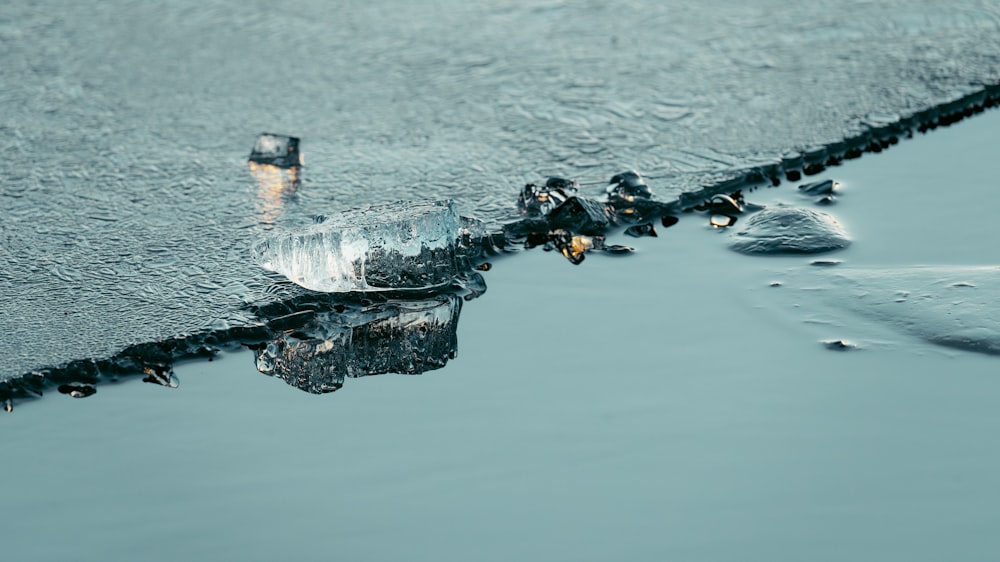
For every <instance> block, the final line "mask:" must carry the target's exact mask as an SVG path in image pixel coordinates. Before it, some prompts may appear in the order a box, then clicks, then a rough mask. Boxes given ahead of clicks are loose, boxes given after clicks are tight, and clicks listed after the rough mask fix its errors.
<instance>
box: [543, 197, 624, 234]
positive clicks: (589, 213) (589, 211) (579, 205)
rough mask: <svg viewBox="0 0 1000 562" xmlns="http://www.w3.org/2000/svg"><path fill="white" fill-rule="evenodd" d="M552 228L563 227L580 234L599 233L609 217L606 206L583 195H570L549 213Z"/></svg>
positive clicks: (609, 221) (605, 225)
mask: <svg viewBox="0 0 1000 562" xmlns="http://www.w3.org/2000/svg"><path fill="white" fill-rule="evenodd" d="M549 223H550V225H551V227H552V228H554V229H555V228H563V229H566V230H569V231H572V232H579V233H581V234H601V233H603V232H604V231H605V230H607V229H608V225H609V224H610V223H611V219H610V216H609V213H608V208H607V207H606V206H605V205H604V204H603V203H598V202H597V201H593V200H591V199H586V198H583V197H570V198H569V199H567V200H566V201H565V202H564V203H563V204H562V205H559V206H558V207H556V208H555V209H554V210H553V211H552V212H551V213H550V214H549Z"/></svg>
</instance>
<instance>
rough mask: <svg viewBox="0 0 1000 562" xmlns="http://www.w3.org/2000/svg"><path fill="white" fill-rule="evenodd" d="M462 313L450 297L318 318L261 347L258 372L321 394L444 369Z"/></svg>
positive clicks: (454, 345)
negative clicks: (371, 378)
mask: <svg viewBox="0 0 1000 562" xmlns="http://www.w3.org/2000/svg"><path fill="white" fill-rule="evenodd" d="M461 310H462V299H461V298H459V297H458V296H456V295H452V294H447V295H441V296H438V297H435V298H433V299H429V300H423V301H392V302H386V303H380V304H377V305H374V306H371V307H367V308H364V309H361V310H356V311H352V310H345V311H344V312H337V311H336V310H333V311H325V312H317V313H316V314H315V315H314V316H313V317H312V319H310V320H309V321H308V323H306V324H305V325H304V326H303V327H302V328H299V329H297V330H294V331H292V330H289V331H286V332H283V333H280V334H279V335H278V337H277V338H275V339H274V340H272V341H270V342H268V343H266V344H263V345H261V346H260V348H259V349H257V350H256V351H255V355H256V362H257V370H258V371H260V372H262V373H264V374H266V375H270V376H274V377H278V378H280V379H282V380H284V381H285V382H287V383H288V384H290V385H293V386H297V387H298V388H300V389H302V390H305V391H306V392H312V393H314V394H321V393H324V392H333V391H334V390H337V389H339V388H340V387H341V386H343V385H344V378H345V377H363V376H367V375H379V374H383V373H400V374H410V375H415V374H419V373H423V372H425V371H432V370H434V369H440V368H441V367H444V365H445V364H446V363H447V362H448V360H449V359H453V358H454V357H455V354H456V352H457V350H458V336H457V333H456V332H457V329H458V316H459V314H460V313H461Z"/></svg>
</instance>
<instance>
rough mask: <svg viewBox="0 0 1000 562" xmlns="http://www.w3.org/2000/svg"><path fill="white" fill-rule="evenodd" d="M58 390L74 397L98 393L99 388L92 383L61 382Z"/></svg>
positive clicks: (84, 396)
mask: <svg viewBox="0 0 1000 562" xmlns="http://www.w3.org/2000/svg"><path fill="white" fill-rule="evenodd" d="M56 390H58V391H59V392H60V393H62V394H69V395H70V396H72V397H73V398H86V397H88V396H92V395H94V394H96V393H97V389H96V388H94V387H93V386H92V385H89V384H80V383H69V384H61V385H59V388H57V389H56Z"/></svg>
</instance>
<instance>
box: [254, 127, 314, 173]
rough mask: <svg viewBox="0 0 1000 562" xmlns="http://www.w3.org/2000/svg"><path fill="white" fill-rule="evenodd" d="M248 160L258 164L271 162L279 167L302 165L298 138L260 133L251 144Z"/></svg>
mask: <svg viewBox="0 0 1000 562" xmlns="http://www.w3.org/2000/svg"><path fill="white" fill-rule="evenodd" d="M249 160H250V161H251V162H257V163H258V164H271V165H272V166H278V167H279V168H291V167H293V166H301V165H302V154H301V153H300V152H299V138H298V137H289V136H285V135H274V134H271V133H261V134H260V135H258V136H257V142H255V143H254V145H253V151H252V152H251V153H250V158H249Z"/></svg>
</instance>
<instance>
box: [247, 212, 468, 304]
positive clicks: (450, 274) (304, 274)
mask: <svg viewBox="0 0 1000 562" xmlns="http://www.w3.org/2000/svg"><path fill="white" fill-rule="evenodd" d="M463 225H464V226H463ZM469 225H470V223H469V222H468V221H466V222H464V223H463V220H462V218H461V217H459V215H458V212H457V211H456V210H455V205H454V203H453V202H451V201H437V202H429V203H412V202H398V203H392V204H388V205H379V206H371V207H368V208H365V209H361V210H357V211H350V212H345V213H341V214H339V215H333V216H329V217H325V218H324V219H323V220H322V222H319V223H317V224H313V225H310V226H309V227H306V228H304V229H301V230H295V231H286V232H278V233H276V234H273V235H271V236H270V237H268V238H266V239H264V240H262V241H260V242H258V243H257V244H256V245H255V246H254V247H253V250H252V251H253V255H254V259H255V260H256V261H257V263H259V264H260V265H261V266H262V267H264V268H265V269H269V270H271V271H275V272H277V273H281V274H282V275H284V276H285V277H287V278H288V279H289V280H291V281H292V282H294V283H296V284H298V285H301V286H302V287H305V288H307V289H311V290H313V291H320V292H327V293H335V292H336V293H340V292H366V291H383V290H403V291H405V290H431V289H435V288H440V287H445V286H447V285H449V284H450V283H451V282H452V280H453V279H454V278H455V277H456V276H457V275H458V274H460V273H462V272H463V271H465V270H466V269H468V260H467V259H466V258H465V256H464V255H463V254H462V251H461V250H460V247H459V246H460V244H464V243H463V241H465V242H468V241H470V240H472V241H474V240H475V239H476V235H475V234H474V233H473V234H470V233H469V232H468V230H469V228H470V226H469ZM473 243H474V242H473Z"/></svg>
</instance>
